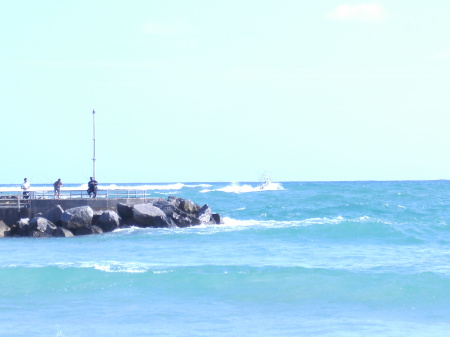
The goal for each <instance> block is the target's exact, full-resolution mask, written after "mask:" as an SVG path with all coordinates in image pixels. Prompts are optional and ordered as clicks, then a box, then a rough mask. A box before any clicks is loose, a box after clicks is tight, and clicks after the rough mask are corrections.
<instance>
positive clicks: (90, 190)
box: [87, 177, 98, 198]
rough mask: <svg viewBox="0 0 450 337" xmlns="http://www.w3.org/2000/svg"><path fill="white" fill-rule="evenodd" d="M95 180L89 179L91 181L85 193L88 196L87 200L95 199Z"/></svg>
mask: <svg viewBox="0 0 450 337" xmlns="http://www.w3.org/2000/svg"><path fill="white" fill-rule="evenodd" d="M97 185H98V183H97V180H95V179H93V178H92V177H91V180H89V182H88V189H87V192H88V194H89V198H97Z"/></svg>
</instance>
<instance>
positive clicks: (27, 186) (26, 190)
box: [22, 178, 30, 199]
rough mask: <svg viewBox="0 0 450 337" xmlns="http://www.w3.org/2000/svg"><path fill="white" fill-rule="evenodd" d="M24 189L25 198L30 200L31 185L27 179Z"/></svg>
mask: <svg viewBox="0 0 450 337" xmlns="http://www.w3.org/2000/svg"><path fill="white" fill-rule="evenodd" d="M22 189H23V198H24V199H28V198H29V197H30V192H29V191H28V190H29V189H30V183H29V182H28V179H27V178H25V179H23V184H22Z"/></svg>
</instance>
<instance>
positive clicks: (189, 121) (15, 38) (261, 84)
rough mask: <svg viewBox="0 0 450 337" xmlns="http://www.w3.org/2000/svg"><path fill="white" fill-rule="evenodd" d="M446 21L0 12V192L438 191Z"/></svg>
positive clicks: (363, 8)
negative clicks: (90, 183) (386, 187)
mask: <svg viewBox="0 0 450 337" xmlns="http://www.w3.org/2000/svg"><path fill="white" fill-rule="evenodd" d="M448 13H450V2H449V1H444V0H435V1H432V2H414V1H406V0H391V1H379V2H365V1H338V0H336V1H334V0H324V1H300V0H296V1H294V0H279V1H261V0H258V1H257V0H248V1H242V0H240V1H233V0H231V1H211V0H204V1H198V0H191V1H170V0H169V1H143V0H142V1H133V0H130V1H123V2H120V3H119V2H117V1H84V0H81V1H80V0H78V1H56V0H55V1H45V0H44V1H31V0H29V1H20V0H18V1H2V2H0V30H1V32H2V42H1V46H2V48H1V51H2V52H1V54H0V61H1V63H0V64H1V65H0V75H1V78H2V81H1V82H0V83H1V84H0V85H1V87H0V95H1V100H0V108H1V125H2V128H1V138H2V143H3V146H2V164H1V166H0V172H1V175H0V177H1V181H0V183H20V182H21V181H22V179H23V177H28V178H30V179H31V180H32V183H33V182H34V183H52V182H53V181H55V180H56V179H57V178H61V179H62V180H63V181H65V182H67V183H69V182H70V183H78V182H80V183H81V182H86V180H87V179H88V177H89V176H90V175H91V173H92V109H95V110H96V111H97V115H96V120H97V179H98V180H99V181H101V182H111V183H113V182H183V181H186V182H187V181H189V182H191V181H236V182H237V181H256V180H258V178H259V175H260V174H261V173H262V172H263V171H267V172H269V173H270V175H271V177H272V178H273V179H274V180H277V181H288V180H296V181H308V180H397V179H447V178H449V177H450V158H449V155H448V145H449V144H450V133H449V132H448V128H449V122H450V117H449V111H450V96H449V92H448V90H449V88H450V38H449V32H450V20H449V19H448Z"/></svg>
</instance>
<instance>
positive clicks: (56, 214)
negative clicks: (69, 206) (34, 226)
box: [42, 205, 64, 225]
mask: <svg viewBox="0 0 450 337" xmlns="http://www.w3.org/2000/svg"><path fill="white" fill-rule="evenodd" d="M63 213H64V210H63V209H62V207H61V206H60V205H56V206H54V207H52V208H50V209H49V210H47V211H46V212H44V214H42V217H44V218H46V219H47V220H49V221H51V222H52V223H54V224H55V225H60V224H61V216H62V215H63Z"/></svg>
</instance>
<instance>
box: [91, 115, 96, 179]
mask: <svg viewBox="0 0 450 337" xmlns="http://www.w3.org/2000/svg"><path fill="white" fill-rule="evenodd" d="M92 120H93V124H94V139H93V140H94V158H92V162H93V173H92V178H93V179H94V180H95V161H96V159H95V110H92Z"/></svg>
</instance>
